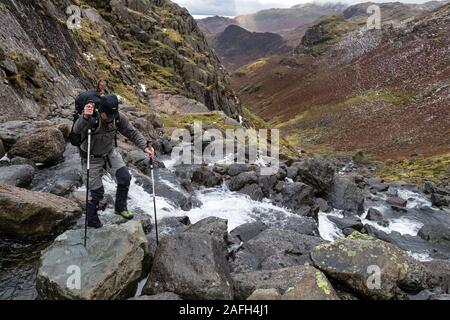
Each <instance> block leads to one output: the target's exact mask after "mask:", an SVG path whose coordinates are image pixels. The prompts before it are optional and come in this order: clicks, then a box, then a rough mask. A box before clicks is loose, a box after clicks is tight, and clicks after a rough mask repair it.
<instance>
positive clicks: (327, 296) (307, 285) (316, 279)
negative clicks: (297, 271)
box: [281, 267, 340, 300]
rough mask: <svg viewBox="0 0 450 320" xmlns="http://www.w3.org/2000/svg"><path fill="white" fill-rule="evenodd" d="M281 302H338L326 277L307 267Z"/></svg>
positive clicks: (318, 271)
mask: <svg viewBox="0 0 450 320" xmlns="http://www.w3.org/2000/svg"><path fill="white" fill-rule="evenodd" d="M281 300H340V299H339V297H338V295H337V293H336V291H335V290H334V288H333V286H332V285H331V283H330V282H329V281H328V279H327V277H326V276H325V275H324V274H323V273H322V272H321V271H320V270H317V269H315V268H313V267H308V268H307V269H306V270H305V272H304V274H303V275H302V277H301V278H300V279H298V280H297V282H296V283H295V284H294V285H293V286H292V287H290V288H288V289H287V290H286V292H285V293H284V294H283V296H282V297H281Z"/></svg>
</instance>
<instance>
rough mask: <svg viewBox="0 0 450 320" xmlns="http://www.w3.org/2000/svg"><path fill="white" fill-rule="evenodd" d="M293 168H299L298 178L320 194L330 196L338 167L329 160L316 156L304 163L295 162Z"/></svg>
mask: <svg viewBox="0 0 450 320" xmlns="http://www.w3.org/2000/svg"><path fill="white" fill-rule="evenodd" d="M292 166H293V167H296V168H298V178H297V179H299V180H300V181H301V182H304V183H306V184H308V185H310V186H312V187H313V188H314V189H315V190H316V192H317V193H318V194H324V195H325V194H328V193H329V192H330V191H331V187H332V184H333V180H334V174H335V171H336V167H335V166H334V165H333V164H332V163H331V162H330V161H329V160H327V159H325V158H323V157H320V156H315V157H313V158H310V159H307V160H305V161H303V162H294V163H293V164H292Z"/></svg>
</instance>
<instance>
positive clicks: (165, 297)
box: [128, 292, 183, 301]
mask: <svg viewBox="0 0 450 320" xmlns="http://www.w3.org/2000/svg"><path fill="white" fill-rule="evenodd" d="M128 300H142V301H144V300H147V301H152V300H153V301H176V300H183V299H181V298H180V296H179V295H177V294H175V293H172V292H163V293H160V294H155V295H153V296H140V297H134V298H131V299H128Z"/></svg>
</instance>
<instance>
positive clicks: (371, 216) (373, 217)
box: [366, 208, 389, 226]
mask: <svg viewBox="0 0 450 320" xmlns="http://www.w3.org/2000/svg"><path fill="white" fill-rule="evenodd" d="M366 218H367V220H370V221H375V222H377V223H378V224H379V225H380V226H387V225H389V222H388V221H386V220H384V216H383V214H382V213H381V212H380V211H378V210H377V209H375V208H370V209H369V211H368V212H367V217H366Z"/></svg>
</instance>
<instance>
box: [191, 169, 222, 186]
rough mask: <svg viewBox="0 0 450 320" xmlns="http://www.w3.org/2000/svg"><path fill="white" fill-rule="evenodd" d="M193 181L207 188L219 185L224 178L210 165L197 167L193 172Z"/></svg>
mask: <svg viewBox="0 0 450 320" xmlns="http://www.w3.org/2000/svg"><path fill="white" fill-rule="evenodd" d="M192 182H193V183H195V184H197V185H200V186H204V187H207V188H213V187H215V186H218V185H219V184H220V183H221V182H222V179H221V178H220V177H219V176H218V175H217V174H216V173H215V172H213V171H211V170H210V169H209V168H208V167H200V168H196V169H194V170H193V172H192Z"/></svg>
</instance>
